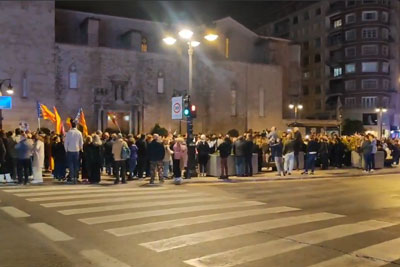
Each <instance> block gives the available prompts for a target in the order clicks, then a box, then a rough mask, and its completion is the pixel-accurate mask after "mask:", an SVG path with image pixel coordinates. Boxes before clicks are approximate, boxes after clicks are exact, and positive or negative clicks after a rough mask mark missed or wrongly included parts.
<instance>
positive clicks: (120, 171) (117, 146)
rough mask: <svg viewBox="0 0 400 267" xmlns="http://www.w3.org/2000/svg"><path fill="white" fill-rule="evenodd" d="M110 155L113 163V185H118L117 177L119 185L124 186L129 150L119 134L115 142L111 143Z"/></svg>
mask: <svg viewBox="0 0 400 267" xmlns="http://www.w3.org/2000/svg"><path fill="white" fill-rule="evenodd" d="M112 154H113V157H114V162H115V165H114V167H115V181H114V184H119V182H120V180H119V177H120V176H121V183H123V184H126V180H125V174H126V160H127V159H128V158H129V157H130V149H129V147H128V144H127V143H126V142H125V141H124V140H123V139H122V134H121V133H119V134H118V136H117V140H115V142H114V143H113V146H112Z"/></svg>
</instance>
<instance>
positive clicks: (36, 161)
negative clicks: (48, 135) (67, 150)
mask: <svg viewBox="0 0 400 267" xmlns="http://www.w3.org/2000/svg"><path fill="white" fill-rule="evenodd" d="M43 166H44V143H43V138H42V137H41V136H40V135H39V134H36V135H35V144H34V146H33V163H32V172H33V181H32V184H41V183H43V175H42V170H43Z"/></svg>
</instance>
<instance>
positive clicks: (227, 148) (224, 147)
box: [218, 136, 232, 179]
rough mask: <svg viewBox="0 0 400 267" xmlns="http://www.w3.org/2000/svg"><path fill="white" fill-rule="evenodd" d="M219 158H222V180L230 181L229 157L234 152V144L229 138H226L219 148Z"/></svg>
mask: <svg viewBox="0 0 400 267" xmlns="http://www.w3.org/2000/svg"><path fill="white" fill-rule="evenodd" d="M218 151H219V156H220V158H221V176H220V179H228V178H229V173H228V157H229V156H230V154H231V152H232V143H231V140H230V139H229V137H228V136H227V137H225V139H224V142H222V144H220V145H219V146H218Z"/></svg>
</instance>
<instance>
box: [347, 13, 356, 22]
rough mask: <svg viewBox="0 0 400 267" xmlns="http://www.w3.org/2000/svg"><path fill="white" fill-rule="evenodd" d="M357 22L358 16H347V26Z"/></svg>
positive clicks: (352, 14) (351, 14)
mask: <svg viewBox="0 0 400 267" xmlns="http://www.w3.org/2000/svg"><path fill="white" fill-rule="evenodd" d="M355 22H356V15H355V14H354V13H350V14H347V15H346V24H351V23H355Z"/></svg>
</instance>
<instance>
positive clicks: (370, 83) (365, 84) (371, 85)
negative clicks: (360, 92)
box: [361, 79, 378, 89]
mask: <svg viewBox="0 0 400 267" xmlns="http://www.w3.org/2000/svg"><path fill="white" fill-rule="evenodd" d="M361 88H362V89H376V88H378V80H375V79H367V80H362V81H361Z"/></svg>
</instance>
